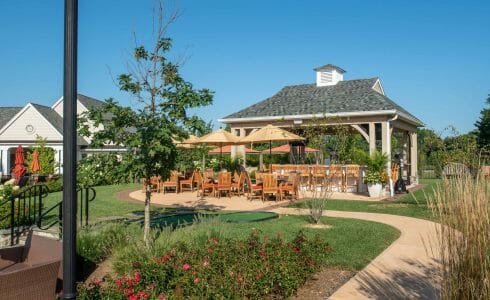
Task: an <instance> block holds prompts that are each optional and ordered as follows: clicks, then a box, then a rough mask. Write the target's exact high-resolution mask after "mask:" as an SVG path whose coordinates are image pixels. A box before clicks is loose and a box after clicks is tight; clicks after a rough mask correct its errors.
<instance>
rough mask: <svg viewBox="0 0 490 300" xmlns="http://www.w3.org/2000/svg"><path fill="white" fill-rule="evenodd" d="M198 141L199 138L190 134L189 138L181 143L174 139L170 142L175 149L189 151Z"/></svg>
mask: <svg viewBox="0 0 490 300" xmlns="http://www.w3.org/2000/svg"><path fill="white" fill-rule="evenodd" d="M198 139H199V138H198V137H197V136H195V135H193V134H190V135H189V137H188V138H187V139H185V140H183V141H179V140H176V139H174V138H172V141H173V142H174V144H175V146H176V147H179V148H186V149H189V148H192V147H193V145H194V144H195V142H196V141H197V140H198Z"/></svg>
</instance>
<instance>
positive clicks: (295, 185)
mask: <svg viewBox="0 0 490 300" xmlns="http://www.w3.org/2000/svg"><path fill="white" fill-rule="evenodd" d="M298 190H299V176H298V174H297V173H296V172H290V173H289V176H288V181H287V182H285V183H284V184H283V185H280V186H279V193H280V199H281V200H282V199H283V198H287V197H290V199H291V200H298V198H299V197H298Z"/></svg>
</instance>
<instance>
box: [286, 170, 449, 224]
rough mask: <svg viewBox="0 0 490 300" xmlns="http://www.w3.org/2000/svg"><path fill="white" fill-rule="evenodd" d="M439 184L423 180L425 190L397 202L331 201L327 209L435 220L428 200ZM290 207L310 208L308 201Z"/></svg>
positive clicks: (437, 181)
mask: <svg viewBox="0 0 490 300" xmlns="http://www.w3.org/2000/svg"><path fill="white" fill-rule="evenodd" d="M439 182H440V180H439V179H424V180H421V183H422V184H425V185H426V186H425V187H424V188H423V189H420V190H417V191H415V192H413V193H409V194H407V195H405V196H403V197H401V198H399V199H397V200H395V201H376V202H374V201H355V200H336V199H329V200H328V201H327V205H326V209H327V210H340V211H359V212H372V213H383V214H392V215H401V216H407V217H414V218H420V219H427V220H433V219H434V217H433V215H432V212H431V210H430V209H429V207H428V205H427V199H428V198H429V197H431V196H432V195H433V189H434V188H435V186H436V185H437V183H439ZM289 207H299V208H308V207H307V203H306V201H303V202H297V203H293V204H291V205H290V206H289Z"/></svg>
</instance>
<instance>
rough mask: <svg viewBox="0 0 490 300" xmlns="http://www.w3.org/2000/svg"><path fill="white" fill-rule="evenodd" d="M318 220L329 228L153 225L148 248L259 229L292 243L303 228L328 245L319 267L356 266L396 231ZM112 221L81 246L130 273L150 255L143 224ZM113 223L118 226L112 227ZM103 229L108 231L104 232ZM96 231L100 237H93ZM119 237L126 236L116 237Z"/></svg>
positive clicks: (280, 223) (271, 223) (290, 221)
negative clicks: (152, 239) (109, 258)
mask: <svg viewBox="0 0 490 300" xmlns="http://www.w3.org/2000/svg"><path fill="white" fill-rule="evenodd" d="M321 221H322V224H326V225H329V226H330V228H327V229H313V228H308V227H305V225H308V224H309V220H308V218H307V217H306V216H285V215H281V216H279V218H276V219H270V220H267V221H260V222H253V223H225V222H222V221H219V218H218V217H216V218H214V219H209V218H204V219H202V218H201V219H200V221H198V222H197V223H194V224H191V225H189V226H185V227H180V228H177V229H175V230H170V229H169V230H166V229H163V230H160V229H154V230H153V234H154V235H155V237H156V240H155V242H154V246H153V247H151V248H150V249H149V250H148V251H150V252H153V251H156V252H158V253H160V252H162V251H158V250H155V249H168V248H169V247H171V245H174V244H175V243H178V242H185V243H188V244H192V243H198V241H200V240H202V239H203V238H204V239H206V240H207V237H209V236H219V237H222V238H230V239H239V240H245V239H247V238H248V237H249V236H250V234H251V232H252V231H253V230H258V231H259V232H260V233H261V235H262V236H269V237H274V236H276V235H280V236H281V238H282V239H283V240H285V241H291V240H292V239H293V238H294V237H295V236H296V234H297V233H298V232H299V231H301V230H302V231H303V232H304V234H305V235H306V236H307V237H313V236H315V235H317V234H318V235H320V236H321V237H322V238H323V239H324V240H326V241H327V242H328V243H329V245H330V246H331V248H332V252H331V253H330V254H329V255H328V256H327V257H326V258H325V261H323V262H322V264H323V265H325V266H332V267H333V266H338V267H342V268H346V269H352V270H360V269H362V268H363V267H365V266H366V265H367V264H368V263H369V262H370V261H372V260H373V259H374V258H375V257H376V256H378V255H379V254H380V253H381V252H382V251H383V250H384V249H386V248H387V247H388V246H389V245H390V244H392V243H393V241H394V240H396V239H397V238H398V237H399V235H400V232H399V231H398V230H397V229H395V228H393V227H391V226H388V225H385V224H381V223H376V222H369V221H363V220H357V219H344V218H330V217H323V218H322V219H321ZM111 223H112V222H109V223H107V222H104V223H99V224H97V225H95V226H91V227H89V228H87V229H86V230H83V231H82V234H83V235H84V236H85V237H87V236H92V239H96V240H97V242H88V240H87V238H82V239H81V240H84V243H83V244H85V245H86V246H85V247H84V248H85V249H88V250H86V251H89V253H90V254H89V255H87V256H88V257H90V255H93V254H91V253H92V252H94V251H95V252H99V250H100V249H112V250H109V251H108V252H107V251H106V252H105V253H107V255H111V254H110V253H112V255H114V256H115V261H118V263H117V265H118V266H117V267H116V269H117V270H119V271H120V272H126V271H129V270H130V269H131V261H137V260H139V259H144V258H145V257H151V255H148V253H146V252H145V251H143V250H144V247H143V246H142V232H141V231H142V230H141V227H138V226H136V224H132V225H131V226H129V227H128V226H127V225H122V224H121V223H119V224H120V225H116V224H113V223H112V225H111ZM123 224H124V223H123ZM121 225H122V226H121ZM107 226H108V227H107ZM114 226H117V227H118V228H119V229H114V228H115V227H114ZM135 226H136V227H135ZM104 228H112V229H111V230H109V231H107V230H105V229H104ZM108 232H109V233H108ZM97 235H100V237H96V236H97ZM117 235H122V236H124V237H123V238H115V236H117ZM91 245H92V246H91ZM93 245H97V249H93ZM104 251H105V250H104ZM82 255H83V253H82Z"/></svg>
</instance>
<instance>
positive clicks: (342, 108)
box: [223, 78, 422, 124]
mask: <svg viewBox="0 0 490 300" xmlns="http://www.w3.org/2000/svg"><path fill="white" fill-rule="evenodd" d="M377 80H378V78H370V79H357V80H345V81H340V82H339V83H337V84H336V85H331V86H322V87H317V86H316V84H301V85H291V86H286V87H284V88H282V89H281V90H280V91H279V92H278V93H277V94H275V95H274V96H272V97H270V98H267V99H265V100H263V101H261V102H258V103H256V104H254V105H252V106H249V107H247V108H245V109H242V110H240V111H238V112H235V113H233V114H231V115H228V116H226V117H225V118H223V119H224V120H226V119H235V118H253V117H272V116H278V117H280V116H293V115H310V114H335V113H347V112H368V111H383V110H396V111H398V112H402V113H404V114H406V115H408V116H409V117H410V118H413V119H414V120H416V121H418V122H420V124H422V122H421V121H420V120H419V119H417V118H416V117H415V116H413V115H412V114H410V113H409V112H408V111H406V110H405V109H404V108H402V107H401V106H399V105H398V104H396V103H395V102H393V101H392V100H391V99H389V98H388V97H386V96H384V95H382V94H380V93H378V92H376V91H375V90H373V88H372V87H373V85H374V84H375V83H376V81H377Z"/></svg>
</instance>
